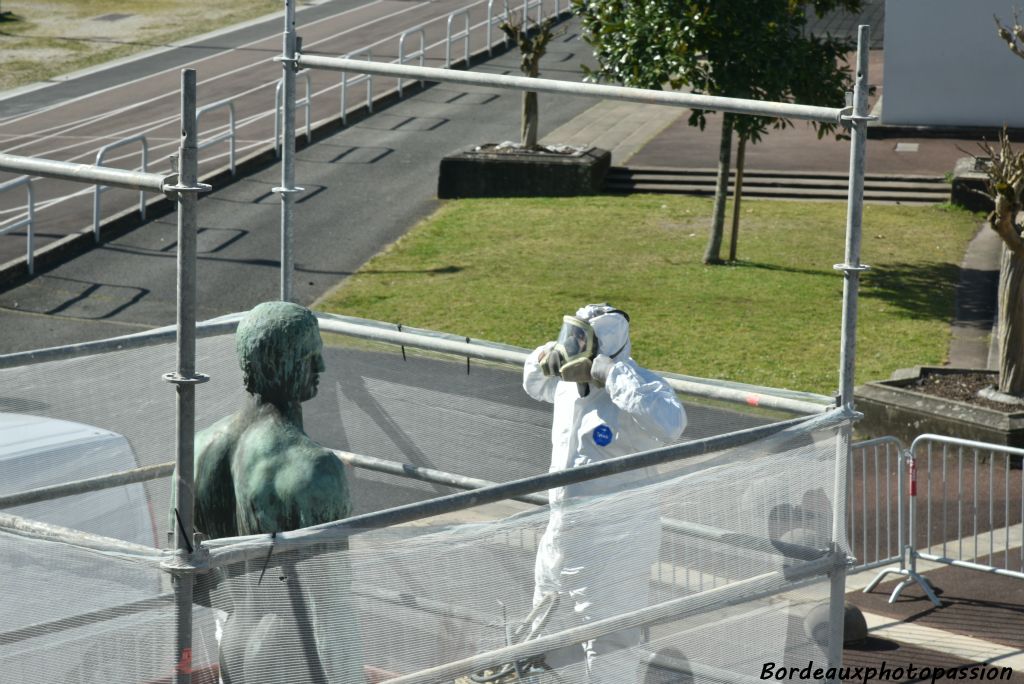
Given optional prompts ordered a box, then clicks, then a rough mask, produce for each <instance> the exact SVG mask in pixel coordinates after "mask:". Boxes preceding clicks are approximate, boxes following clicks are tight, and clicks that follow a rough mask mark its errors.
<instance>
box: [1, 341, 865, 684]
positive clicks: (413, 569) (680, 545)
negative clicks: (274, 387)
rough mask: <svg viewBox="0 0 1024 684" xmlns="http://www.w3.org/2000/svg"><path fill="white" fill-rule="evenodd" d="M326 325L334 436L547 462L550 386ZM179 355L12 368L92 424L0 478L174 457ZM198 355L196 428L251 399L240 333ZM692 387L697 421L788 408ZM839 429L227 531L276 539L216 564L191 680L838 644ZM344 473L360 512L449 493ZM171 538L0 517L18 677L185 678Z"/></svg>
mask: <svg viewBox="0 0 1024 684" xmlns="http://www.w3.org/2000/svg"><path fill="white" fill-rule="evenodd" d="M325 342H326V343H327V346H326V348H325V354H324V355H325V360H326V364H327V367H328V371H327V373H326V374H325V375H324V376H322V378H321V382H320V393H319V395H318V396H317V397H316V399H314V400H312V401H310V402H308V403H306V404H304V422H305V428H306V431H307V432H308V433H309V434H310V436H311V437H313V438H314V439H315V440H317V441H318V442H320V443H322V444H324V445H326V446H329V447H333V448H338V449H343V450H347V451H351V452H354V453H359V454H365V455H368V456H375V457H378V458H383V459H388V460H392V461H400V462H403V463H411V464H413V465H417V466H424V467H429V468H433V469H437V470H443V471H449V472H454V473H458V474H461V475H467V476H471V477H477V478H482V479H485V480H490V481H495V482H505V481H509V480H512V479H518V478H522V477H526V476H531V475H539V474H541V473H544V472H546V471H547V468H548V463H549V460H550V441H549V440H550V420H551V407H550V405H547V404H542V403H538V402H534V401H532V400H531V399H529V398H528V397H527V396H526V395H525V393H524V392H523V391H522V388H521V384H520V382H521V380H520V371H519V369H518V368H515V367H507V366H500V365H497V364H488V363H482V362H478V361H473V362H471V363H469V364H468V372H467V362H466V360H465V359H464V358H456V359H452V358H451V357H443V356H439V355H437V354H428V353H414V352H413V351H412V350H410V349H404V350H403V349H396V348H394V347H388V346H384V345H377V344H371V343H368V342H365V341H363V340H357V339H354V338H345V337H342V336H338V335H331V336H329V338H328V339H326V340H325ZM174 365H175V361H174V348H173V345H172V344H164V345H157V346H151V347H146V348H141V349H126V350H120V351H116V352H110V353H104V354H95V355H89V356H82V357H78V358H74V359H69V360H63V361H51V362H47V363H40V364H34V365H31V366H25V367H18V368H11V369H6V370H2V371H0V387H2V390H0V392H2V395H0V409H2V410H3V411H7V412H14V413H17V414H20V415H28V414H31V415H34V416H44V417H49V418H54V419H59V420H62V421H73V422H75V423H81V424H84V425H87V426H94V427H95V428H96V429H95V431H94V433H95V434H92V435H91V437H88V438H87V437H86V436H85V434H84V433H83V432H82V430H81V429H78V428H68V430H69V432H68V435H70V436H69V437H67V438H66V439H65V442H64V443H61V442H60V440H56V442H54V443H53V444H49V443H48V444H49V446H47V449H41V448H37V449H36V450H35V452H32V450H31V449H30V448H29V447H30V446H31V445H29V446H28V447H26V448H25V449H23V450H22V451H21V452H19V451H18V450H17V449H12V448H8V449H7V451H6V452H5V458H4V459H0V467H6V468H7V471H4V472H5V473H6V476H5V477H3V478H0V495H2V494H7V493H11V492H12V491H17V490H21V489H27V488H32V487H37V486H40V485H46V484H53V483H56V482H63V481H67V480H70V479H76V478H82V477H89V476H97V475H104V474H107V473H109V472H111V471H116V470H124V469H127V468H130V467H133V466H135V465H152V464H158V463H166V462H168V461H171V460H173V451H174V423H175V421H174V410H175V401H174V391H173V389H172V388H171V387H170V386H169V385H167V384H166V383H164V382H163V381H162V380H161V379H160V374H161V373H162V372H165V371H167V370H171V369H173V368H174ZM196 365H197V368H198V369H199V370H200V371H201V372H204V373H208V374H209V375H210V376H211V381H210V382H209V383H208V384H205V385H202V386H201V387H200V388H199V390H198V391H197V403H196V408H197V426H196V427H197V429H202V428H204V427H206V426H208V425H210V424H212V423H213V422H215V421H216V420H218V419H220V418H221V417H223V416H225V415H228V414H230V413H233V412H234V411H235V410H237V409H238V407H239V406H241V404H242V402H243V401H244V399H245V396H244V391H243V390H242V383H241V377H240V375H241V374H240V371H239V370H238V368H237V363H236V361H235V353H234V342H233V335H231V334H224V335H218V336H213V337H209V338H206V339H202V340H200V341H199V342H198V353H197V364H196ZM100 379H101V380H102V383H99V382H98V380H100ZM683 400H684V403H685V404H686V407H687V412H688V415H689V422H690V425H689V427H688V429H687V432H686V433H685V436H684V441H688V440H693V439H698V438H702V437H707V436H710V435H715V434H722V433H726V432H732V431H736V430H738V429H741V428H745V427H750V426H752V425H757V424H762V423H767V422H770V421H771V420H772V418H773V417H772V416H768V415H764V414H756V413H750V412H738V411H733V410H725V409H722V408H720V407H715V406H704V405H700V404H697V403H695V402H694V401H691V400H689V399H688V398H687V397H685V396H684V397H683ZM90 440H91V441H90ZM837 441H838V440H837V436H836V432H835V429H834V428H833V429H830V430H826V431H819V432H812V431H809V430H808V429H804V428H800V427H798V428H791V429H789V430H788V431H786V432H784V433H782V434H780V435H777V436H775V437H772V438H769V439H767V440H761V441H759V442H756V443H753V444H750V445H747V446H744V447H739V448H735V449H732V450H729V451H725V452H719V453H713V454H706V455H704V456H701V457H698V458H690V459H685V460H682V461H678V462H676V463H671V464H666V465H662V466H658V467H656V468H650V469H648V470H647V475H648V478H647V479H646V480H644V483H643V484H642V486H633V487H632V488H630V489H628V490H624V491H619V492H616V493H615V494H613V495H609V496H604V497H595V498H589V499H580V500H575V501H572V503H571V505H569V506H567V507H566V508H565V509H564V510H561V511H549V509H548V508H547V507H536V506H533V505H530V504H522V503H512V502H502V503H499V504H491V505H488V506H485V507H482V508H475V509H469V510H465V511H456V512H452V513H449V514H447V515H445V516H443V517H441V518H434V519H430V520H421V521H417V522H414V523H409V524H405V525H401V526H397V527H390V528H386V529H383V530H366V531H361V532H359V533H358V534H355V535H354V536H351V537H349V538H347V539H346V540H345V541H339V537H338V535H337V533H335V534H334V535H333V536H331V535H327V536H326V537H324V536H320V537H317V539H318V541H317V543H316V544H315V545H306V546H305V547H303V548H301V549H299V550H289V551H287V552H281V553H276V552H273V553H272V543H268V541H267V540H266V539H264V538H262V537H261V538H257V539H248V540H217V541H216V542H215V543H212V544H210V548H212V549H213V555H214V561H215V563H214V564H215V565H218V562H217V560H216V559H217V558H219V557H220V556H219V555H218V554H221V553H238V552H240V550H241V552H247V550H253V551H256V550H258V553H255V552H253V553H247V555H246V557H247V558H248V560H245V561H234V562H230V563H224V564H220V565H219V566H218V567H215V568H214V569H213V570H210V571H207V572H204V573H201V574H199V575H198V576H197V584H196V593H195V598H194V600H195V604H194V606H193V613H194V615H193V627H194V634H193V637H194V648H193V655H192V667H193V670H194V673H195V676H194V679H193V681H199V682H214V681H216V679H217V671H218V667H219V666H223V667H224V668H226V669H225V671H224V672H223V673H222V674H226V675H227V676H228V677H227V678H228V679H230V681H232V682H233V683H234V684H238V682H271V681H272V682H284V683H288V682H296V683H298V682H348V683H358V684H363V683H364V682H376V681H384V680H386V679H391V678H394V677H402V679H401V680H399V681H401V682H403V684H405V683H406V682H408V683H410V684H411V682H414V681H415V682H426V683H430V684H436V683H437V682H457V683H458V684H467V683H468V682H471V681H473V678H474V677H475V679H476V680H478V681H484V680H487V679H489V678H492V677H494V676H497V675H502V673H506V674H505V675H504V676H503V677H498V678H497V679H495V681H501V682H504V681H506V680H508V677H510V676H514V674H512V673H511V670H513V669H515V668H516V667H518V668H540V669H538V673H539V676H541V679H540V680H539V684H560V683H564V684H567V683H571V682H584V681H589V682H592V683H595V684H596V683H598V682H615V683H616V684H619V683H627V684H628V682H632V681H636V682H644V684H654V683H657V682H666V683H667V682H677V681H746V680H752V679H755V678H758V677H759V675H760V674H761V672H762V667H763V666H764V664H765V663H774V664H775V665H777V666H781V665H793V666H800V667H802V666H804V665H806V663H807V662H808V661H809V660H813V661H816V662H824V659H825V655H824V654H825V652H826V650H827V624H825V623H823V622H821V621H820V620H818V619H817V618H816V617H815V616H818V617H820V613H821V606H822V605H823V602H825V601H827V596H828V591H827V589H828V586H827V581H826V580H825V577H824V572H825V570H827V569H828V567H831V566H830V565H828V566H826V562H828V563H831V562H832V561H831V557H830V556H828V555H827V554H826V551H825V550H826V549H827V548H828V545H829V542H830V538H831V533H832V511H834V510H845V501H834V500H833V499H832V497H834V491H835V467H834V464H835V462H836V454H837ZM126 445H127V448H126ZM36 446H39V443H36ZM30 453H34V456H33V459H32V460H26V458H27V457H26V454H30ZM72 456H74V458H72ZM0 474H2V473H0ZM349 475H350V482H351V491H352V492H353V494H354V496H355V504H356V512H357V513H365V512H370V511H380V510H384V509H387V508H392V507H394V506H396V505H398V504H403V503H409V502H414V501H423V500H426V499H429V498H433V497H436V496H438V495H439V494H448V493H451V492H452V491H453V490H451V489H449V488H447V487H444V486H441V485H434V484H430V483H424V482H417V481H413V480H408V479H405V478H400V477H397V476H394V475H386V474H381V473H376V472H371V471H367V470H356V471H354V472H353V471H351V470H350V472H349ZM90 497H91V498H90ZM168 509H169V481H168V480H167V479H166V478H164V479H160V480H155V481H151V482H147V483H145V484H144V485H138V484H136V485H129V486H125V487H118V488H114V489H109V490H104V491H103V492H93V493H91V494H83V495H78V496H74V497H63V498H60V499H55V500H51V501H44V502H40V503H36V504H30V505H27V506H21V507H18V508H15V509H9V510H7V511H5V512H6V513H15V514H20V515H23V516H25V517H31V518H33V519H36V520H42V521H45V522H50V523H54V524H59V525H64V526H67V527H73V528H77V529H82V528H88V530H87V531H90V532H94V533H98V534H103V535H107V536H111V537H115V538H118V539H123V540H126V541H131V542H134V543H144V544H147V545H150V546H160V545H162V542H164V540H163V539H162V538H163V537H164V533H165V531H166V530H167V529H168V527H167V511H168ZM126 521H127V522H126ZM140 521H141V522H140ZM127 523H131V524H127ZM545 530H548V532H547V533H545ZM556 531H557V533H558V534H557V540H555V539H553V537H552V534H553V532H556ZM291 534H296V533H285V534H284V535H280V536H279V537H278V541H276V542H273V543H277V544H279V545H280V544H283V543H284V542H285V541H286V540H287V538H289V535H291ZM303 538H307V537H303ZM554 541H557V544H554V543H552V542H554ZM838 542H839V544H840V547H842V548H845V546H844V543H845V542H844V541H843V540H838ZM545 545H547V547H546V548H547V551H548V555H550V552H551V551H552V550H554V551H556V552H557V553H556V555H558V554H561V555H560V557H561V558H562V563H561V566H560V567H561V570H562V572H561V574H560V577H561V578H562V584H561V586H560V589H559V591H557V592H554V591H552V592H550V594H548V595H544V596H540V595H538V596H535V582H534V579H535V577H534V567H535V565H534V564H535V558H536V557H537V554H538V549H539V548H542V547H544V546H545ZM290 548H291V547H290ZM234 557H235V558H237V557H238V556H234ZM166 558H167V552H166V551H165V552H160V551H157V550H155V549H154V550H153V551H152V552H150V551H146V550H144V549H143V550H142V551H138V550H136V551H134V552H132V551H127V552H123V553H119V554H111V553H108V552H99V551H96V550H90V549H87V548H84V547H83V546H80V545H78V546H76V545H69V544H67V543H60V542H56V541H52V540H41V539H35V538H32V537H31V535H29V536H26V534H25V533H22V534H8V533H7V532H3V533H0V577H3V578H4V579H3V586H4V587H5V588H7V587H11V588H12V590H11V591H8V592H5V593H6V594H8V595H15V596H18V597H20V598H18V599H17V600H15V601H9V602H8V601H5V602H3V604H2V605H3V608H2V609H0V610H2V611H3V612H2V613H0V615H2V616H3V618H4V619H3V622H2V624H3V627H2V628H0V668H3V669H0V671H3V672H4V673H5V678H6V676H7V674H8V673H15V674H14V675H11V676H12V681H24V682H35V681H39V682H52V681H114V680H117V681H127V682H163V681H170V680H169V678H170V677H171V675H172V674H173V666H174V665H173V662H174V658H173V654H172V650H173V643H174V622H173V618H174V605H173V602H172V599H171V597H172V595H173V593H172V587H171V582H170V580H169V575H168V574H167V573H166V572H165V571H164V570H163V569H162V568H161V567H160V562H161V561H162V560H166ZM52 587H58V588H57V589H51V588H52ZM534 601H539V605H540V609H539V612H538V611H537V610H534V611H533V614H532V617H528V616H529V615H530V614H531V610H532V609H533V604H534ZM548 606H551V610H550V613H548V612H547V607H548ZM809 615H810V617H808V616H809ZM816 620H817V621H816ZM581 643H585V644H588V645H589V647H588V649H585V648H584V647H583V646H582V645H581ZM452 663H455V664H454V665H451V664H452ZM544 668H547V669H544ZM588 668H590V670H591V673H590V675H589V676H590V679H589V680H588V679H587V677H588V675H587V670H588ZM680 669H682V670H686V671H690V672H692V675H683V676H682V679H681V678H680V677H681V675H680V674H679V671H680ZM424 671H426V674H416V673H423V672H424ZM508 681H510V680H508Z"/></svg>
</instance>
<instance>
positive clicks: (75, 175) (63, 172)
mask: <svg viewBox="0 0 1024 684" xmlns="http://www.w3.org/2000/svg"><path fill="white" fill-rule="evenodd" d="M0 171H11V172H13V173H26V174H29V175H35V176H45V177H46V178H59V179H61V180H69V181H78V182H80V183H89V184H92V185H109V186H111V187H115V188H127V189H128V190H148V191H150V192H165V191H166V190H167V189H168V188H170V187H171V186H173V185H174V183H175V182H176V180H177V176H174V175H170V176H165V175H162V174H159V173H145V172H142V171H127V170H125V169H114V168H109V167H106V166H93V165H91V164H76V163H74V162H66V161H57V160H54V159H41V158H38V157H22V156H19V155H16V154H5V153H2V152H0Z"/></svg>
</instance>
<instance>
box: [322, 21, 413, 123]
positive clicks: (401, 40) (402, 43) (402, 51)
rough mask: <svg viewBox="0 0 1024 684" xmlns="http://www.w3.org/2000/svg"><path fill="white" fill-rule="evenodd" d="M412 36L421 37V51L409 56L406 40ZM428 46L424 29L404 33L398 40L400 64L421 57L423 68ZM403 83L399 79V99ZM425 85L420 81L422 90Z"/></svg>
mask: <svg viewBox="0 0 1024 684" xmlns="http://www.w3.org/2000/svg"><path fill="white" fill-rule="evenodd" d="M410 34H419V37H420V49H419V50H416V51H414V52H411V53H409V54H408V55H407V54H405V39H406V38H407V37H408V36H409V35H410ZM426 45H427V34H426V32H425V31H424V30H423V29H421V28H414V29H409V30H408V31H405V32H403V33H402V35H401V36H399V38H398V63H399V64H405V60H406V59H415V58H416V57H419V58H420V63H419V66H423V58H424V56H425V55H426V53H427V50H426ZM402 81H403V79H401V78H400V79H398V97H402ZM425 85H426V84H425V83H424V82H423V81H420V87H421V88H422V87H424V86H425ZM342 111H344V107H342Z"/></svg>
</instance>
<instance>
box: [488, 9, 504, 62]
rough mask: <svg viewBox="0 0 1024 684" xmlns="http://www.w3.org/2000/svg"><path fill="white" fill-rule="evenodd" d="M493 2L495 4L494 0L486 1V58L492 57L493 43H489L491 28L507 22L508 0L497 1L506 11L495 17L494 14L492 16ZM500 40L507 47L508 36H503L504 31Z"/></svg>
mask: <svg viewBox="0 0 1024 684" xmlns="http://www.w3.org/2000/svg"><path fill="white" fill-rule="evenodd" d="M494 2H495V0H487V23H486V26H487V33H486V35H487V38H486V40H487V55H488V56H492V55H494V43H493V42H492V41H491V30H492V29H493V27H494V26H495V25H496V24H500V23H501V22H503V21H508V20H509V13H508V11H507V10H508V0H499V2H503V4H504V6H505V9H506V11H504V12H500V13H499V14H498V15H497V16H495V14H494ZM501 40H502V42H503V43H505V45H508V36H507V35H505V33H504V31H503V32H502V39H501Z"/></svg>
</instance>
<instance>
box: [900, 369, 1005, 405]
mask: <svg viewBox="0 0 1024 684" xmlns="http://www.w3.org/2000/svg"><path fill="white" fill-rule="evenodd" d="M995 382H996V376H995V374H993V373H925V374H923V375H922V377H921V378H919V379H918V380H916V381H915V382H914V383H912V384H910V385H907V386H906V389H909V390H914V391H917V392H922V393H924V394H928V395H931V396H934V397H942V398H943V399H952V400H954V401H962V402H965V403H968V404H971V405H973V406H981V407H982V408H988V409H993V410H995V411H1002V412H1003V413H1017V412H1020V411H1022V410H1024V406H1014V405H1012V404H1004V403H1002V402H998V401H991V400H989V399H982V398H981V397H979V396H978V390H981V389H984V388H985V387H989V386H991V385H994V384H995Z"/></svg>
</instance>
